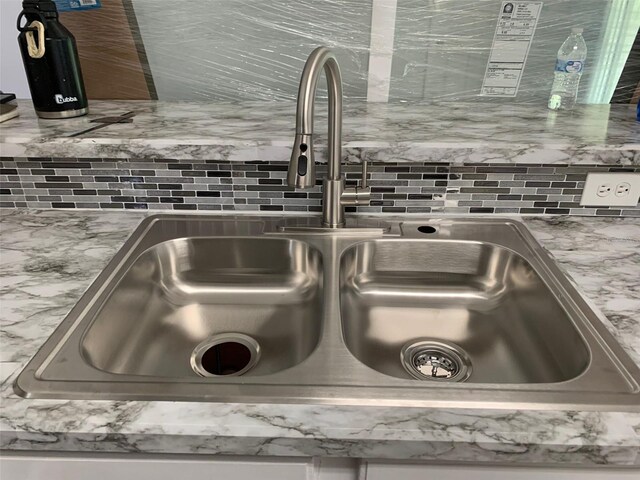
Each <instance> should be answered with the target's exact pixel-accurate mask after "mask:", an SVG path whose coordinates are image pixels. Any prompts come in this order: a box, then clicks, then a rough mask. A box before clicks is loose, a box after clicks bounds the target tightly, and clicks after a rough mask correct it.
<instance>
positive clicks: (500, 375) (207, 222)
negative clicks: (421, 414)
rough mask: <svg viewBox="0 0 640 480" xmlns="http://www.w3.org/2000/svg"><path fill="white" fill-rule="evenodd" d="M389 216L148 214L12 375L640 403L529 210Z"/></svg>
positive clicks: (110, 386) (373, 400) (72, 389)
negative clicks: (324, 223) (338, 219)
mask: <svg viewBox="0 0 640 480" xmlns="http://www.w3.org/2000/svg"><path fill="white" fill-rule="evenodd" d="M382 220H384V219H382ZM382 220H381V219H380V218H378V219H366V218H359V219H358V221H357V222H355V223H352V224H351V226H352V227H353V228H345V229H338V230H337V231H336V230H327V229H322V228H318V225H316V223H315V220H314V219H313V218H306V219H300V220H297V219H292V218H288V219H287V220H286V221H285V220H284V219H283V218H282V217H266V216H265V217H260V216H254V217H250V216H235V217H234V216H198V215H161V216H152V217H148V218H146V219H145V220H144V221H143V222H142V223H141V224H140V226H139V227H138V228H137V229H136V231H135V232H134V233H133V234H132V235H131V237H130V238H129V239H128V240H127V242H126V243H125V244H124V246H123V247H122V248H121V250H120V251H119V252H118V253H117V254H116V256H115V257H114V258H113V259H112V261H111V262H110V263H109V265H108V266H107V267H106V268H105V269H104V271H103V272H102V273H100V275H99V276H98V277H97V279H96V280H95V282H94V283H93V284H92V285H91V286H90V287H89V289H88V290H87V291H86V293H85V294H84V295H83V296H82V298H81V299H80V300H79V301H78V303H77V304H76V305H75V307H74V308H73V309H72V310H71V311H70V312H69V314H68V315H67V317H66V318H65V320H64V321H63V322H62V323H61V324H60V326H59V327H58V329H57V330H56V331H55V332H54V333H53V334H52V335H51V337H50V338H49V339H48V340H47V342H46V343H45V344H44V345H43V346H42V348H41V349H40V350H39V351H38V352H37V353H36V355H35V356H34V357H33V359H32V360H31V361H30V362H29V364H28V365H27V366H26V367H25V369H24V370H23V371H22V372H21V373H20V375H19V376H18V378H17V379H16V382H15V384H14V389H15V391H16V392H17V393H18V394H19V395H22V396H25V397H34V398H87V399H119V400H179V401H216V402H232V403H237V402H247V403H258V402H259V403H265V402H277V403H316V404H317V403H322V404H335V405H386V406H410V407H447V408H452V407H460V408H503V409H517V408H553V409H593V410H614V411H621V410H624V411H640V395H639V393H638V392H639V391H640V387H639V383H640V369H639V368H638V367H637V366H636V365H635V364H634V363H633V361H632V360H631V359H630V358H629V357H628V356H627V355H626V354H625V352H624V351H623V350H622V348H621V347H620V346H619V345H618V344H617V343H616V342H615V340H614V339H613V337H612V336H611V334H610V333H609V332H608V331H607V329H606V328H605V326H604V324H603V323H602V322H601V321H600V318H599V315H598V314H597V313H596V312H594V311H593V309H592V308H591V307H590V306H589V304H588V303H587V302H586V301H585V299H584V298H583V297H582V296H581V295H580V294H579V293H578V292H577V291H576V289H575V288H574V286H573V284H572V283H571V281H570V280H569V279H568V278H567V277H566V276H565V275H564V274H563V272H562V271H561V270H560V269H559V268H558V266H557V265H556V264H555V262H554V261H553V259H552V258H551V257H550V256H549V255H548V254H547V252H546V251H545V250H544V249H543V248H542V247H541V246H540V245H539V244H538V243H537V242H536V240H535V239H534V238H533V236H532V235H531V234H530V233H529V232H528V230H527V229H526V228H525V226H524V225H523V224H521V223H519V222H516V221H513V220H507V219H477V218H474V219H464V218H445V217H441V218H429V219H424V220H423V221H421V222H415V221H412V222H407V221H400V220H392V221H390V220H384V221H382Z"/></svg>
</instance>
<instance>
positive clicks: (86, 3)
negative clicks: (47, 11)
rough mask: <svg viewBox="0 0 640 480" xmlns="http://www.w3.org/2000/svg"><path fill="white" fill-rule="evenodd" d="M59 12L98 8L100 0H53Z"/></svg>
mask: <svg viewBox="0 0 640 480" xmlns="http://www.w3.org/2000/svg"><path fill="white" fill-rule="evenodd" d="M53 1H54V2H55V4H56V7H57V8H58V11H59V12H74V11H77V10H88V9H90V8H100V6H101V5H100V0H53Z"/></svg>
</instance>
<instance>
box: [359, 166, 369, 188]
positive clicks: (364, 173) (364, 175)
mask: <svg viewBox="0 0 640 480" xmlns="http://www.w3.org/2000/svg"><path fill="white" fill-rule="evenodd" d="M367 173H368V172H367V161H366V160H363V161H362V182H360V187H361V188H363V189H364V188H368V184H367Z"/></svg>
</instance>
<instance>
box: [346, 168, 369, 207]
mask: <svg viewBox="0 0 640 480" xmlns="http://www.w3.org/2000/svg"><path fill="white" fill-rule="evenodd" d="M370 200H371V188H369V185H368V180H367V162H366V161H363V162H362V180H361V181H360V185H358V186H356V187H348V188H345V189H344V191H343V192H342V195H341V197H340V203H341V204H342V205H369V201H370Z"/></svg>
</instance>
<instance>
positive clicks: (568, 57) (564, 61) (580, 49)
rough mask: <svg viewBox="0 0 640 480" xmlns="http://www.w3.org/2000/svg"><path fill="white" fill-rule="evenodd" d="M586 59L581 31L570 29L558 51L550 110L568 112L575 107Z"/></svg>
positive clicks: (585, 46)
mask: <svg viewBox="0 0 640 480" xmlns="http://www.w3.org/2000/svg"><path fill="white" fill-rule="evenodd" d="M586 59H587V44H586V43H584V38H582V29H581V28H572V29H571V35H569V38H567V39H566V40H565V42H564V43H563V44H562V46H561V47H560V50H558V59H557V61H556V70H555V78H554V80H553V87H551V95H550V96H549V104H548V106H549V108H550V109H551V110H559V109H562V110H570V109H572V108H573V107H574V106H575V104H576V98H577V97H578V85H579V84H580V77H581V76H582V71H583V70H584V63H585V60H586Z"/></svg>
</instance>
